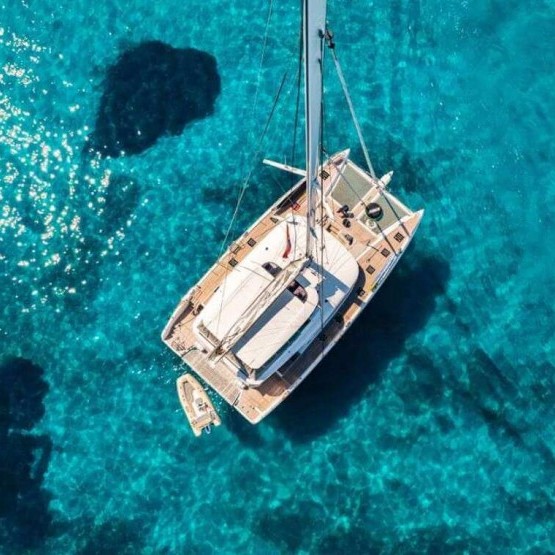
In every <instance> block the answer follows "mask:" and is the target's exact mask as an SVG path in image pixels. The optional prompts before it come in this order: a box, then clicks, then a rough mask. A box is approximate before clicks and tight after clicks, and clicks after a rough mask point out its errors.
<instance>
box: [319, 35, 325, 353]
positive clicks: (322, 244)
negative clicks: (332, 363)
mask: <svg viewBox="0 0 555 555" xmlns="http://www.w3.org/2000/svg"><path fill="white" fill-rule="evenodd" d="M324 38H325V37H322V40H321V42H320V69H321V72H322V78H321V80H320V82H321V88H322V90H321V94H320V149H319V150H320V159H319V160H318V163H319V166H318V168H319V171H318V179H319V181H320V268H321V279H320V283H319V289H320V291H319V293H320V334H321V336H322V341H321V345H322V352H323V351H324V340H325V337H324V280H325V277H324V274H325V271H324V178H323V176H322V164H323V161H324V122H325V119H324V46H325V41H324Z"/></svg>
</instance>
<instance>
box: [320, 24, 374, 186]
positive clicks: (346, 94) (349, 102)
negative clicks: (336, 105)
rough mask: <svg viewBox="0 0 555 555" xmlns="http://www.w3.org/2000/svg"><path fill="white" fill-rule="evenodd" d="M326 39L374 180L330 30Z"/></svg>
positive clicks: (372, 169)
mask: <svg viewBox="0 0 555 555" xmlns="http://www.w3.org/2000/svg"><path fill="white" fill-rule="evenodd" d="M326 39H327V40H328V47H329V49H330V50H331V57H332V58H333V63H334V65H335V70H336V71H337V76H338V77H339V82H340V83H341V88H342V89H343V94H344V95H345V100H346V101H347V105H348V106H349V111H350V112H351V118H352V120H353V123H354V124H355V129H356V132H357V135H358V140H359V142H360V146H361V147H362V152H363V153H364V158H365V160H366V165H367V166H368V169H369V170H370V175H371V176H372V177H373V178H374V179H377V178H376V172H375V171H374V166H372V162H371V161H370V155H369V154H368V149H367V148H366V143H365V142H364V137H363V135H362V130H361V128H360V125H359V123H358V119H357V117H356V114H355V108H354V106H353V102H352V100H351V95H350V94H349V89H348V88H347V82H346V81H345V77H344V75H343V70H342V69H341V65H340V64H339V60H338V58H337V55H336V54H335V43H334V42H333V33H332V32H331V31H330V30H326Z"/></svg>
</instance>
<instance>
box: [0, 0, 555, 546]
mask: <svg viewBox="0 0 555 555" xmlns="http://www.w3.org/2000/svg"><path fill="white" fill-rule="evenodd" d="M253 7H255V8H256V9H253ZM267 15H268V3H266V2H258V3H256V5H255V6H254V5H253V3H252V2H247V1H246V0H239V1H237V2H233V3H223V4H222V3H220V2H214V1H207V0H202V1H200V0H190V1H188V2H182V1H178V0H163V1H162V0H161V1H159V2H151V1H147V0H134V1H133V2H127V3H117V2H115V1H114V0H96V1H95V2H94V3H90V2H88V1H85V0H75V1H74V2H71V3H69V4H64V3H59V2H53V1H52V0H42V1H41V2H29V1H28V0H8V1H7V2H6V3H4V4H2V5H1V6H0V62H1V63H0V65H1V68H0V166H1V168H2V172H1V178H2V181H1V182H0V300H1V305H0V306H1V309H0V337H1V346H2V349H1V354H2V357H3V358H2V361H1V363H2V364H3V365H2V367H1V371H0V408H1V411H0V425H1V428H0V441H1V443H0V446H1V451H0V462H1V464H0V472H1V474H0V481H1V483H0V486H1V488H2V501H1V503H0V542H1V545H2V551H3V552H4V553H7V554H8V553H9V554H11V553H20V552H37V553H133V554H136V553H198V554H204V553H255V554H258V553H264V554H265V553H269V554H271V553H322V554H324V553H325V554H328V553H329V554H335V553H362V554H367V553H423V552H428V553H442V552H443V553H463V552H465V551H466V552H468V553H524V552H527V553H538V554H541V553H553V552H555V480H554V476H555V424H554V422H555V408H554V406H555V376H554V368H555V340H554V337H555V310H554V308H553V298H554V296H555V279H554V272H553V258H554V257H553V244H554V241H555V227H554V226H553V217H554V208H553V206H554V203H555V185H554V183H555V166H554V162H555V147H554V143H553V137H554V135H555V123H554V120H553V117H552V116H553V114H554V113H555V92H554V91H555V74H554V73H553V68H554V67H555V49H554V48H553V37H554V36H555V5H554V4H553V2H550V1H547V0H545V1H543V2H541V1H539V2H535V3H533V4H529V3H523V2H516V1H512V0H507V1H505V2H497V1H493V0H491V1H487V2H485V1H478V0H470V1H466V2H453V1H447V2H439V1H433V0H432V1H428V2H412V1H409V0H396V1H393V2H390V1H386V0H375V1H373V2H368V1H363V0H354V1H353V2H349V3H347V4H340V3H339V2H330V8H329V17H330V20H331V23H332V28H333V29H334V31H335V34H336V42H337V53H338V56H339V58H340V60H341V62H342V65H343V69H344V72H345V74H346V78H347V80H348V82H349V84H350V88H351V94H352V96H353V99H354V102H355V105H356V106H357V108H358V113H359V117H360V120H361V125H362V127H363V129H364V132H365V136H366V138H367V142H368V144H369V146H370V149H371V152H372V156H373V161H374V164H375V166H376V169H377V170H378V171H379V172H381V173H385V172H386V171H389V170H390V169H394V170H395V171H396V174H395V177H394V181H393V182H392V185H391V187H392V189H393V191H394V192H396V193H398V194H399V195H400V196H401V197H402V198H403V199H404V200H405V201H406V202H407V203H408V204H409V205H411V206H412V207H414V208H420V207H425V208H426V216H425V219H424V221H423V223H422V226H421V228H420V231H419V235H418V237H417V239H416V240H415V242H414V243H413V245H412V246H411V248H410V251H409V252H407V255H406V257H405V259H404V260H403V261H402V263H401V264H400V265H399V267H398V268H397V269H396V270H395V272H394V274H393V275H392V276H391V277H390V279H389V280H388V282H387V283H386V284H385V285H384V287H383V288H382V289H381V290H380V293H379V295H378V297H377V298H376V299H375V300H374V301H373V305H372V306H371V307H370V308H369V309H368V310H367V312H366V313H365V314H364V316H363V317H361V319H360V320H359V321H358V322H357V325H356V326H355V327H354V328H353V329H352V330H351V331H350V333H349V334H348V335H347V336H346V337H345V338H344V339H343V340H342V342H341V344H339V345H338V346H337V347H336V349H335V350H334V351H333V353H332V354H331V355H330V356H329V357H328V358H327V360H326V361H325V362H324V363H323V364H322V365H320V367H319V368H318V369H317V370H316V371H315V372H314V373H313V374H312V376H311V377H310V379H308V380H307V381H306V383H305V384H304V385H303V386H302V387H301V388H300V389H299V390H297V391H296V392H295V394H294V395H293V396H292V397H291V398H290V399H289V400H288V401H287V402H286V403H284V404H283V405H282V406H281V407H280V408H279V409H278V410H277V411H276V412H275V413H273V414H272V415H271V416H270V417H268V418H267V419H266V420H264V422H263V423H262V424H260V425H259V426H257V427H251V426H250V425H249V424H247V423H245V422H244V421H242V419H241V418H240V417H239V416H238V415H236V414H235V413H234V412H233V411H232V410H231V409H229V408H228V407H227V406H224V405H223V404H222V403H221V402H220V401H219V400H216V403H217V404H218V408H219V409H220V414H221V416H222V418H223V424H224V426H222V427H220V428H218V429H217V430H215V431H214V433H213V434H212V435H211V436H210V437H203V438H201V439H200V440H197V439H195V438H194V437H193V436H192V434H191V432H190V430H189V428H188V425H187V422H186V421H185V419H184V416H183V414H182V411H181V408H180V407H179V405H178V402H177V398H176V395H175V392H174V389H175V388H174V381H175V379H176V377H177V376H178V375H179V374H180V373H181V372H183V371H184V367H183V366H182V365H180V363H179V360H178V359H177V357H175V356H174V355H173V354H172V353H171V352H170V351H169V350H167V349H166V348H165V347H164V346H163V345H162V343H161V341H160V340H159V334H160V331H161V329H162V328H163V326H164V324H165V322H166V320H167V318H168V316H169V314H170V313H171V311H172V309H173V307H174V306H175V304H176V303H177V302H178V300H179V298H180V296H181V295H182V294H183V293H184V292H185V291H186V290H187V289H188V288H189V287H190V286H191V285H192V284H193V283H194V282H195V281H196V279H197V278H198V277H200V276H201V275H202V273H204V271H205V270H206V269H207V268H208V267H209V266H210V265H211V263H212V261H213V258H214V255H215V252H217V250H218V248H219V246H220V243H221V241H222V240H223V238H224V235H225V229H226V226H227V222H228V221H229V219H230V217H231V214H232V211H233V207H234V203H235V199H236V197H237V193H238V184H239V183H240V181H241V179H242V177H244V176H245V175H246V173H247V172H248V170H249V168H250V166H251V163H252V157H253V153H254V152H255V150H256V143H257V140H258V137H259V134H260V130H261V128H262V127H263V125H264V122H265V119H266V117H267V114H268V113H269V111H270V109H271V105H272V101H273V98H274V95H275V93H276V91H277V88H278V85H279V82H280V80H281V77H282V75H283V73H284V71H286V70H287V69H289V79H288V81H287V84H286V85H285V87H284V93H283V99H282V102H280V105H279V106H278V109H277V111H276V115H275V117H274V121H273V123H272V125H271V128H270V131H269V134H268V137H267V140H266V141H265V144H264V148H263V154H264V156H267V157H274V158H276V159H278V160H283V159H285V158H286V159H287V160H290V159H291V140H292V139H291V138H292V133H293V125H292V122H293V119H294V99H295V87H294V78H295V75H294V74H295V67H294V65H293V66H291V60H292V59H293V58H294V57H295V52H296V34H297V32H298V20H297V2H293V1H283V2H274V3H273V12H272V17H271V19H270V24H269V33H268V38H267V41H266V51H265V56H264V60H263V63H262V69H261V71H260V72H259V66H260V59H261V53H262V50H263V46H264V36H265V26H266V20H267ZM154 40H156V41H161V42H163V43H165V44H167V45H170V46H172V47H174V48H180V49H181V48H194V49H198V50H200V51H202V52H206V53H208V54H210V55H212V56H213V57H214V58H215V60H216V63H217V71H218V74H219V78H220V81H221V91H220V92H219V95H218V96H217V98H216V99H215V103H214V107H213V113H212V114H211V115H208V116H207V117H200V118H197V119H195V120H194V121H191V122H190V123H188V124H187V125H186V126H185V127H184V129H183V130H182V132H177V133H176V134H173V135H167V136H163V137H160V138H159V139H158V140H157V141H155V143H154V144H153V146H150V147H149V148H146V149H145V150H144V151H142V152H140V153H137V154H135V155H128V156H120V157H117V158H101V157H99V156H95V155H91V154H90V153H87V147H88V145H90V144H91V141H92V139H91V137H93V136H94V130H95V123H96V121H97V113H98V110H99V106H100V103H101V98H102V97H103V94H104V93H105V92H106V82H105V80H104V78H105V76H106V72H107V69H108V67H109V66H111V65H113V64H115V63H116V60H117V59H118V56H119V55H120V54H122V53H123V52H125V51H128V50H129V49H132V48H134V47H135V46H136V45H138V44H140V43H144V42H145V41H154ZM326 93H327V98H328V102H327V105H326V116H327V126H326V146H327V150H328V151H330V152H333V151H335V150H339V149H343V148H345V147H347V146H351V147H352V148H353V152H354V156H355V158H357V157H358V158H359V159H360V158H361V153H360V149H357V148H356V136H355V133H354V130H353V128H352V125H350V123H349V119H348V111H347V109H346V106H345V104H344V101H343V98H342V95H341V91H340V89H339V87H338V85H337V82H336V81H333V80H332V75H331V73H330V75H329V76H327V78H326ZM139 115H140V114H138V116H139ZM301 142H302V141H301ZM298 154H302V152H301V151H299V153H298ZM281 178H282V176H279V175H276V174H275V173H273V170H268V169H262V168H261V167H260V166H257V169H256V171H255V172H254V175H253V179H252V182H251V186H250V187H249V189H248V193H247V198H246V200H245V202H244V205H243V208H242V211H241V213H240V215H239V222H238V226H237V231H239V230H240V229H241V228H242V227H244V226H245V225H247V224H248V223H249V222H251V221H252V220H253V219H254V217H255V216H256V215H257V213H259V211H260V210H261V209H262V207H263V206H266V205H267V204H268V203H270V201H272V200H273V199H275V198H276V197H277V196H278V195H280V194H281V192H282V187H284V186H285V185H284V183H283V182H282V183H281V184H280V182H279V181H277V179H281ZM13 357H21V358H22V359H25V360H23V361H22V360H14V358H13Z"/></svg>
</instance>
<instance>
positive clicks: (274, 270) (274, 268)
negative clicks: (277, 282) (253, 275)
mask: <svg viewBox="0 0 555 555" xmlns="http://www.w3.org/2000/svg"><path fill="white" fill-rule="evenodd" d="M262 267H263V268H264V269H265V270H266V271H267V272H268V273H269V274H270V275H271V276H273V277H276V276H277V275H278V274H279V273H280V272H281V268H280V267H279V266H278V265H277V264H275V263H274V262H264V264H262Z"/></svg>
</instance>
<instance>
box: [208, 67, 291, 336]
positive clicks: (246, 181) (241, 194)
mask: <svg viewBox="0 0 555 555" xmlns="http://www.w3.org/2000/svg"><path fill="white" fill-rule="evenodd" d="M288 73H289V68H287V69H286V70H285V73H284V74H283V77H282V79H281V83H280V85H279V88H278V91H277V93H276V96H275V98H274V103H273V106H272V109H271V110H270V114H269V115H268V118H267V120H266V125H265V126H264V130H263V131H262V135H261V136H260V139H259V140H258V145H257V147H256V151H255V153H254V155H253V157H252V161H251V164H250V169H249V172H248V174H247V176H246V178H245V179H244V180H243V183H242V185H241V189H240V191H239V197H238V198H237V202H236V204H235V209H234V211H233V215H232V217H231V222H230V223H229V226H228V228H227V231H226V234H225V237H224V239H223V241H222V244H221V246H220V252H219V254H218V259H220V258H221V256H222V253H223V251H224V248H225V246H226V244H227V241H228V239H229V235H230V234H231V232H232V230H233V227H234V225H235V220H236V219H237V214H239V207H240V206H241V202H242V201H243V197H244V195H245V192H246V190H247V188H248V186H249V182H250V179H251V177H252V174H253V172H254V168H255V161H256V159H257V158H258V157H259V156H260V151H261V150H262V143H263V142H264V137H265V136H266V133H267V131H268V128H269V127H270V122H271V121H272V117H273V115H274V112H275V111H276V107H277V104H278V102H279V98H280V95H281V91H282V90H283V85H284V84H285V81H286V79H287V74H288ZM223 287H224V291H223V292H225V281H224V283H223ZM223 299H224V295H223V294H222V301H221V302H220V308H219V309H218V326H219V325H220V318H221V312H222V307H223Z"/></svg>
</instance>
